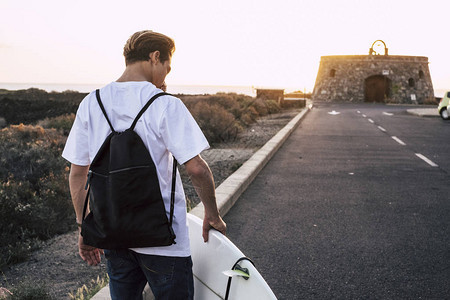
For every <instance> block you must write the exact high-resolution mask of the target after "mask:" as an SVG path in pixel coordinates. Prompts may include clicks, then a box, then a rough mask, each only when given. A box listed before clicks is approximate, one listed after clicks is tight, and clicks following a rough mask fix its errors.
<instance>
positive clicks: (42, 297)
mask: <svg viewBox="0 0 450 300" xmlns="http://www.w3.org/2000/svg"><path fill="white" fill-rule="evenodd" d="M11 293H12V295H10V296H8V297H7V298H6V299H8V300H52V299H54V298H53V297H51V296H50V294H49V292H48V288H47V287H46V286H45V285H36V283H34V282H33V283H30V282H29V283H22V284H20V285H19V286H17V287H15V288H14V289H13V290H12V291H11ZM0 299H1V298H0Z"/></svg>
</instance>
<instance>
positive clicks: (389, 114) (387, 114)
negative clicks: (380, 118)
mask: <svg viewBox="0 0 450 300" xmlns="http://www.w3.org/2000/svg"><path fill="white" fill-rule="evenodd" d="M383 115H386V116H393V115H394V114H393V113H388V112H385V111H383Z"/></svg>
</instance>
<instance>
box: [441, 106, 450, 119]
mask: <svg viewBox="0 0 450 300" xmlns="http://www.w3.org/2000/svg"><path fill="white" fill-rule="evenodd" d="M440 115H441V118H442V119H444V120H448V119H449V117H450V116H449V114H448V109H445V108H444V109H441V112H440Z"/></svg>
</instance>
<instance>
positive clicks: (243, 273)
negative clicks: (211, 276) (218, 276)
mask: <svg viewBox="0 0 450 300" xmlns="http://www.w3.org/2000/svg"><path fill="white" fill-rule="evenodd" d="M222 273H223V274H225V275H226V276H228V277H234V276H239V277H243V278H244V279H245V280H248V279H249V278H250V273H249V271H248V269H247V268H242V267H241V266H239V265H236V267H235V268H234V270H228V271H224V272H222Z"/></svg>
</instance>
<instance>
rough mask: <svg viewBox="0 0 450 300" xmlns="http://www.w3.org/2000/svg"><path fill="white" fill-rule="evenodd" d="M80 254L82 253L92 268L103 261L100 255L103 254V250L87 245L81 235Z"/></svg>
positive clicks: (79, 240) (79, 238)
mask: <svg viewBox="0 0 450 300" xmlns="http://www.w3.org/2000/svg"><path fill="white" fill-rule="evenodd" d="M78 252H79V253H80V256H81V258H82V259H83V260H84V261H85V262H87V263H88V265H90V266H96V265H98V264H99V263H100V261H101V258H100V255H102V254H103V250H102V249H98V248H95V247H92V246H88V245H85V244H84V242H83V237H82V236H81V234H79V237H78Z"/></svg>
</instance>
